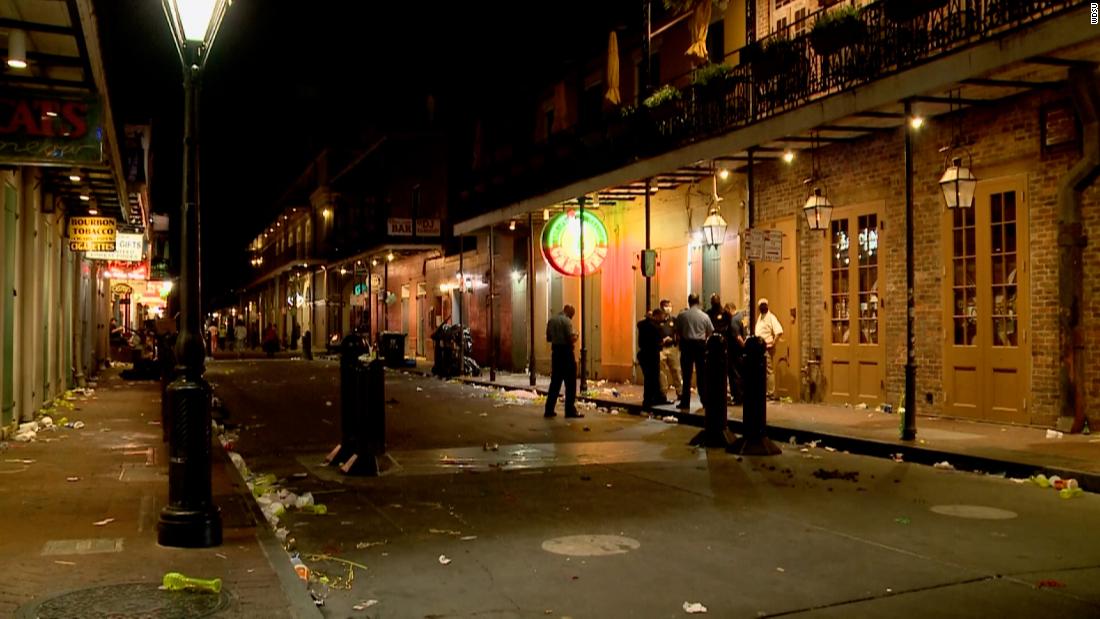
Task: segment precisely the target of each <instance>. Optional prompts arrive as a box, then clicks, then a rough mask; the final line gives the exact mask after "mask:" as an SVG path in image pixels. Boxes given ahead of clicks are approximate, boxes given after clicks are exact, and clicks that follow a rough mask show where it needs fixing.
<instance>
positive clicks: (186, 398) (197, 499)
mask: <svg viewBox="0 0 1100 619" xmlns="http://www.w3.org/2000/svg"><path fill="white" fill-rule="evenodd" d="M161 4H162V5H163V7H164V14H165V17H166V18H167V19H168V25H169V28H171V30H172V36H173V39H174V40H175V42H176V49H177V51H178V52H179V58H180V62H181V64H182V67H183V97H184V99H183V101H184V103H183V118H184V121H183V201H182V204H181V206H180V210H181V213H180V214H181V217H180V239H181V241H182V243H181V245H182V248H181V249H182V251H181V252H180V333H179V339H178V341H177V342H176V351H175V352H176V367H175V369H174V380H173V381H172V382H171V383H170V384H169V385H168V388H167V389H166V392H165V398H166V400H167V403H168V407H167V408H168V414H169V415H171V416H172V434H171V437H170V440H169V444H168V454H169V464H168V505H167V506H165V508H164V509H162V510H161V513H160V521H159V522H158V523H157V541H158V542H159V543H160V544H161V545H163V546H171V547H179V548H207V547H210V546H218V545H220V544H221V543H222V523H221V514H220V512H219V510H218V507H217V506H216V505H214V500H213V497H212V492H211V481H210V466H211V463H210V442H211V438H212V437H211V431H210V390H209V386H208V385H207V384H206V381H205V380H204V379H203V373H204V372H205V369H206V368H205V366H204V364H205V353H204V350H203V343H202V336H201V334H200V329H201V316H202V309H201V303H200V301H201V299H200V295H201V288H200V280H199V274H200V255H199V187H198V176H199V174H198V172H199V171H198V132H197V120H198V119H197V116H198V114H197V112H198V90H199V78H200V76H201V73H202V66H203V63H204V61H205V60H206V58H207V56H208V55H209V53H210V48H211V46H212V45H213V43H214V37H215V36H216V35H217V32H218V28H219V26H220V25H221V21H222V17H223V16H224V15H225V10H226V8H227V7H228V2H227V0H162V1H161Z"/></svg>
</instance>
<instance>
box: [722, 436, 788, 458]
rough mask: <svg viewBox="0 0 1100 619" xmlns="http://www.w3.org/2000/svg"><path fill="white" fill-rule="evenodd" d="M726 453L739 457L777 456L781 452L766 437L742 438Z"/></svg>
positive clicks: (781, 451) (727, 449)
mask: <svg viewBox="0 0 1100 619" xmlns="http://www.w3.org/2000/svg"><path fill="white" fill-rule="evenodd" d="M726 451H728V452H729V453H732V454H737V455H740V456H778V455H779V454H781V453H783V450H782V449H780V448H779V446H778V445H776V444H775V443H773V442H772V441H771V439H770V438H768V437H766V436H758V437H756V438H749V437H747V436H742V437H741V438H739V439H737V440H736V441H734V442H733V444H732V445H730V446H729V447H727V448H726Z"/></svg>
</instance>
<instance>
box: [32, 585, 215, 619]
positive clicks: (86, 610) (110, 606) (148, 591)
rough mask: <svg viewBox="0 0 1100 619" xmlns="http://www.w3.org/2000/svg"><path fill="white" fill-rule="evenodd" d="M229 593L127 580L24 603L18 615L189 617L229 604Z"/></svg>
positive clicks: (44, 618) (47, 618)
mask: <svg viewBox="0 0 1100 619" xmlns="http://www.w3.org/2000/svg"><path fill="white" fill-rule="evenodd" d="M229 602H230V596H229V593H228V592H227V591H226V590H225V589H222V591H221V593H218V594H213V593H191V592H186V591H161V590H160V588H159V587H158V586H157V584H155V583H126V584H120V585H107V586H104V587H92V588H89V589H78V590H76V591H70V592H68V593H61V594H58V595H55V596H53V597H50V598H47V599H45V600H38V601H35V602H31V603H30V604H27V605H24V606H21V607H20V608H19V610H17V611H16V612H15V616H16V617H17V618H18V619H86V618H87V617H110V618H111V619H139V618H140V619H150V618H155V619H190V618H192V617H210V616H213V615H216V614H218V613H220V612H221V611H223V610H225V609H227V608H229Z"/></svg>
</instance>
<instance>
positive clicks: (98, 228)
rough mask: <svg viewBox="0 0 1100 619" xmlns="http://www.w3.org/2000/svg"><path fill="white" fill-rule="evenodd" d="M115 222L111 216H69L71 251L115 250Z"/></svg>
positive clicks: (116, 230)
mask: <svg viewBox="0 0 1100 619" xmlns="http://www.w3.org/2000/svg"><path fill="white" fill-rule="evenodd" d="M116 226H117V223H116V222H115V220H114V218H113V217H70V218H69V249H70V250H71V251H112V252H113V251H115V237H116V236H117V234H118V229H117V227H116Z"/></svg>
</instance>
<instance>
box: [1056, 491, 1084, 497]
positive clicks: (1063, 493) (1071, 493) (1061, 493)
mask: <svg viewBox="0 0 1100 619" xmlns="http://www.w3.org/2000/svg"><path fill="white" fill-rule="evenodd" d="M1084 494H1085V491H1084V490H1082V489H1080V488H1062V489H1061V490H1059V491H1058V496H1060V497H1062V498H1063V499H1076V498H1077V497H1080V496H1084Z"/></svg>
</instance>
